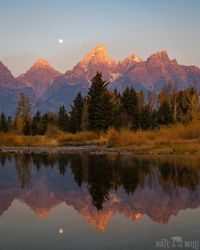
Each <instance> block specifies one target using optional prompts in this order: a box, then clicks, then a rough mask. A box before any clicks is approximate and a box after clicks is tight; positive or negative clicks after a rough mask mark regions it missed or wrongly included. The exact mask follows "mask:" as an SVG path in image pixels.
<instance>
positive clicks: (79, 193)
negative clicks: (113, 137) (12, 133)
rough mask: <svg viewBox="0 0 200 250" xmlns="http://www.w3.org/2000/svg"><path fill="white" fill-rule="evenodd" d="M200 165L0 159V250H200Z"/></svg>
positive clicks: (199, 161)
mask: <svg viewBox="0 0 200 250" xmlns="http://www.w3.org/2000/svg"><path fill="white" fill-rule="evenodd" d="M199 241H200V158H198V157H189V156H187V157H186V156H185V157H181V156H177V157H175V156H171V157H150V156H148V157H145V156H143V157H135V156H128V155H123V156H118V155H90V154H87V153H83V154H58V155H51V154H40V155H39V154H29V155H26V154H0V249H1V250H47V249H48V250H54V249H55V250H61V249H62V250H71V249H72V250H76V249H77V250H79V249H80V250H82V249H83V250H84V249H85V250H98V249H103V250H104V249H113V250H123V249H124V250H125V249H126V250H127V249H128V250H129V249H136V250H140V249H141V250H145V249H148V250H151V249H200V246H199Z"/></svg>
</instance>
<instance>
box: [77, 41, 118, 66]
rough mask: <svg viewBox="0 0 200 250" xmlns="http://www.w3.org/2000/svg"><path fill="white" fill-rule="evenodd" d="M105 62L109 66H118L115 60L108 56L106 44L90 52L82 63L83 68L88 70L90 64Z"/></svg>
mask: <svg viewBox="0 0 200 250" xmlns="http://www.w3.org/2000/svg"><path fill="white" fill-rule="evenodd" d="M101 62H105V63H106V64H108V65H113V64H116V62H115V60H114V59H112V58H111V57H109V56H108V53H107V49H106V47H105V45H104V44H99V45H97V46H96V47H95V48H93V49H92V50H90V51H89V52H88V53H87V54H86V55H85V56H84V58H83V60H82V61H81V62H80V64H81V66H82V67H84V68H87V67H88V65H89V64H90V63H94V64H96V63H101Z"/></svg>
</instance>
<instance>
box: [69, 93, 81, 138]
mask: <svg viewBox="0 0 200 250" xmlns="http://www.w3.org/2000/svg"><path fill="white" fill-rule="evenodd" d="M83 104H84V99H83V97H82V95H81V93H80V92H79V93H78V94H77V96H76V97H75V99H74V101H73V105H72V106H71V112H70V126H69V129H70V132H72V133H75V132H77V131H81V120H82V113H83Z"/></svg>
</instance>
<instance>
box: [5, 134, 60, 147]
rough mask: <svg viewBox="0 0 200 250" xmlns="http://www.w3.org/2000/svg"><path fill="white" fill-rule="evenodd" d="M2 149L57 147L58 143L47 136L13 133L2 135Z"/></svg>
mask: <svg viewBox="0 0 200 250" xmlns="http://www.w3.org/2000/svg"><path fill="white" fill-rule="evenodd" d="M0 146H1V147H55V146H58V142H57V140H56V139H54V138H48V137H47V136H24V135H17V134H13V133H8V134H0Z"/></svg>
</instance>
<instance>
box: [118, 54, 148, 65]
mask: <svg viewBox="0 0 200 250" xmlns="http://www.w3.org/2000/svg"><path fill="white" fill-rule="evenodd" d="M129 62H131V63H137V62H143V60H142V58H141V57H139V56H138V55H136V54H132V55H130V56H128V57H126V58H125V59H123V60H120V61H119V63H120V64H121V63H129Z"/></svg>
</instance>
